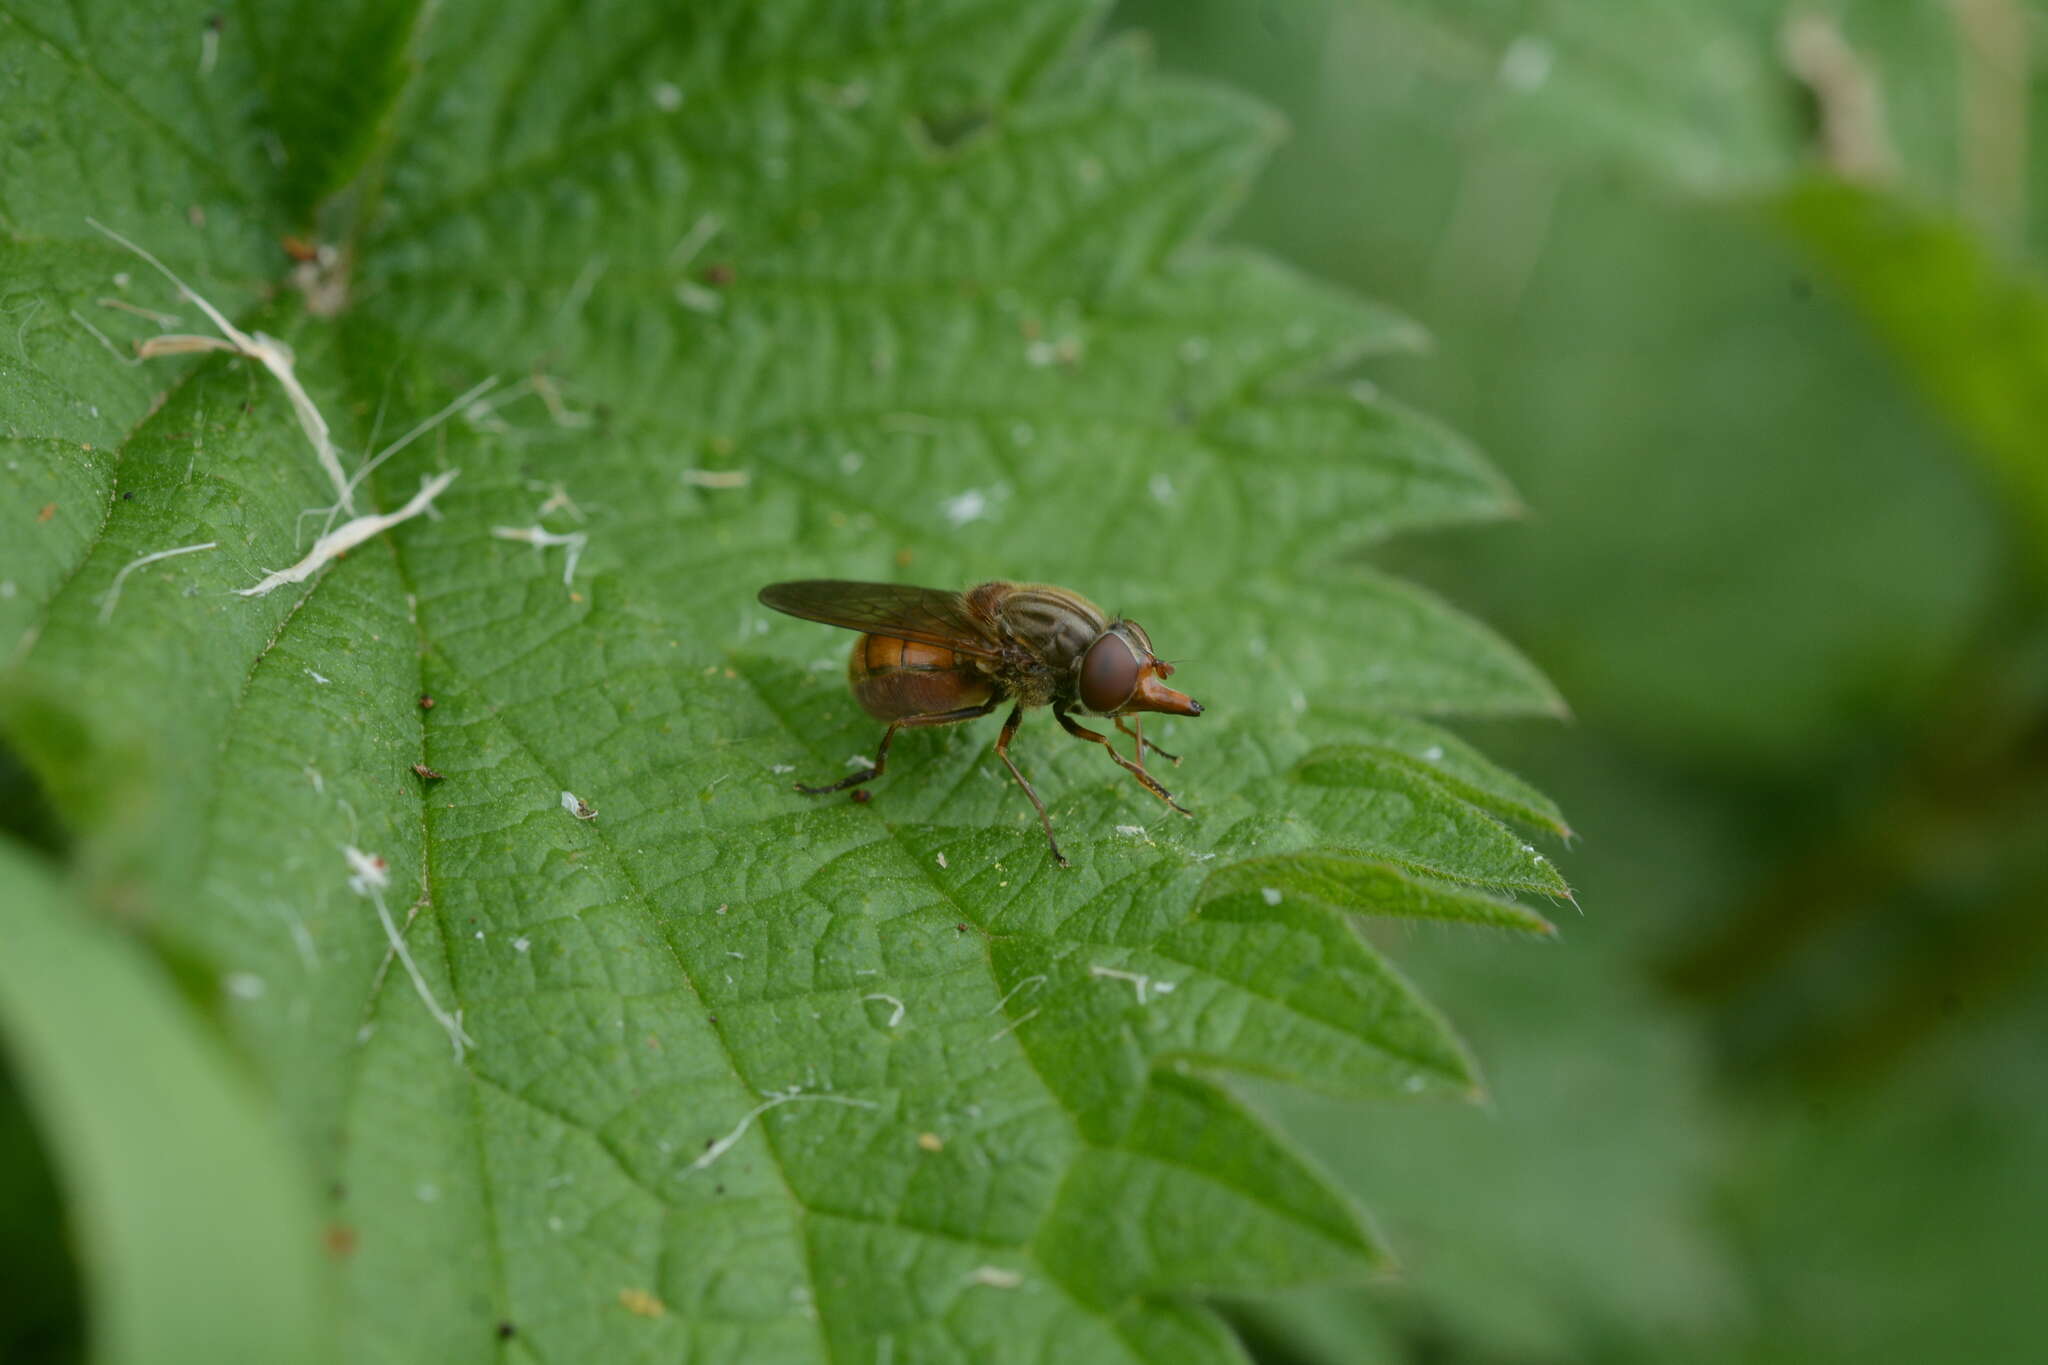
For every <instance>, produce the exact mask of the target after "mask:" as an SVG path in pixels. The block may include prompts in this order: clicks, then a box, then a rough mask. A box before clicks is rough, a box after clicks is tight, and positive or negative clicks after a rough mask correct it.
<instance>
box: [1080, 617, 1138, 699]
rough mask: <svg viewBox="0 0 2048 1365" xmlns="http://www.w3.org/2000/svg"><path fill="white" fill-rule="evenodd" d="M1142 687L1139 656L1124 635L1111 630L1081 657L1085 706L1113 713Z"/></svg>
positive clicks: (1082, 694)
mask: <svg viewBox="0 0 2048 1365" xmlns="http://www.w3.org/2000/svg"><path fill="white" fill-rule="evenodd" d="M1137 690H1138V656H1137V654H1136V653H1135V652H1134V651H1133V650H1132V649H1131V647H1130V645H1129V644H1128V643H1127V642H1126V641H1125V640H1124V637H1123V636H1121V635H1118V634H1117V633H1116V632H1114V631H1111V632H1109V633H1108V634H1106V635H1103V636H1100V637H1099V638H1097V640H1096V641H1095V643H1094V644H1092V645H1090V646H1088V653H1087V654H1086V655H1084V656H1083V657H1082V659H1081V705H1083V706H1085V707H1087V708H1088V709H1089V710H1090V711H1093V712H1095V713H1096V714H1097V715H1104V716H1106V715H1109V714H1111V713H1112V712H1114V711H1116V710H1117V709H1118V708H1119V707H1121V706H1122V705H1123V704H1124V703H1125V702H1127V701H1129V700H1130V699H1131V694H1132V693H1133V692H1136V691H1137Z"/></svg>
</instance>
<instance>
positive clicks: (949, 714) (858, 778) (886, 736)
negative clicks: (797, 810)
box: [796, 698, 1001, 796]
mask: <svg viewBox="0 0 2048 1365" xmlns="http://www.w3.org/2000/svg"><path fill="white" fill-rule="evenodd" d="M1000 700H1001V698H991V699H990V700H988V701H986V702H984V703H983V704H982V705H980V706H963V707H961V708H960V709H959V710H957V711H934V712H932V713H931V714H930V715H928V716H905V717H904V718H903V719H902V720H892V721H890V722H889V728H888V729H886V730H884V731H882V742H881V744H880V745H878V746H877V747H876V749H875V765H874V766H873V767H872V768H867V769H865V770H863V771H861V772H857V773H854V774H852V775H851V776H848V777H842V778H840V779H839V780H838V781H837V782H832V783H827V784H826V785H824V786H822V787H807V786H805V785H804V784H803V783H801V782H799V783H797V784H796V789H797V790H798V791H800V792H802V793H803V794H804V795H805V796H825V795H828V794H829V793H832V792H843V791H845V790H846V789H847V788H848V787H858V786H859V785H860V784H861V783H863V782H871V781H873V780H874V779H875V778H878V777H880V776H881V775H882V769H884V768H886V767H887V766H889V741H890V740H892V739H894V738H896V732H897V731H898V730H913V729H916V728H918V727H919V726H924V725H952V724H955V723H956V722H959V721H963V720H974V719H977V718H978V717H981V716H985V715H987V714H989V712H991V711H993V710H995V709H996V704H997V702H999V701H1000Z"/></svg>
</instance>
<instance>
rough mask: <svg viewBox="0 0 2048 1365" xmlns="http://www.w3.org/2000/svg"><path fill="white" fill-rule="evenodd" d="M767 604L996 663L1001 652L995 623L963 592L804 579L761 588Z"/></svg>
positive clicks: (811, 618)
mask: <svg viewBox="0 0 2048 1365" xmlns="http://www.w3.org/2000/svg"><path fill="white" fill-rule="evenodd" d="M761 603H762V605H763V606H769V607H773V608H775V610H777V611H780V612H786V613H788V614H789V615H791V616H801V617H802V618H803V619H804V620H806V621H823V622H824V623H825V624H826V625H828V626H844V627H845V628H846V629H848V630H858V631H862V632H865V633H867V634H870V635H890V636H894V637H896V638H897V639H899V640H921V641H923V642H924V643H926V644H931V645H940V646H943V647H945V648H947V649H952V650H955V651H957V652H959V653H962V654H972V655H976V656H979V657H981V658H984V659H993V658H995V657H997V655H998V654H999V652H1000V651H999V650H998V649H997V647H996V642H995V635H994V632H993V629H992V627H991V624H990V623H988V622H985V621H983V620H982V619H981V618H980V617H979V616H978V615H977V614H976V613H975V611H974V609H973V608H972V607H970V606H969V605H968V603H967V599H966V598H965V597H963V596H961V595H960V594H959V593H957V592H941V591H940V590H939V589H937V588H913V587H910V586H908V585H907V584H902V583H855V582H850V581H848V580H846V579H843V578H804V579H798V580H797V581H795V582H792V583H770V584H769V585H768V586H767V587H765V588H763V589H761Z"/></svg>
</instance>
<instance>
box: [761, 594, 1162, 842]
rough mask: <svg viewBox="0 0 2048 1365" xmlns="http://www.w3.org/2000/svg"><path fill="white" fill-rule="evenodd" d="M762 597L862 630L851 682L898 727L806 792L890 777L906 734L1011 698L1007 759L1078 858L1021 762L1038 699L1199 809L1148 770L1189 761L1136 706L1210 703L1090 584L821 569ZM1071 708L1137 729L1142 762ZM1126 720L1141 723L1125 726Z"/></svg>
mask: <svg viewBox="0 0 2048 1365" xmlns="http://www.w3.org/2000/svg"><path fill="white" fill-rule="evenodd" d="M761 602H762V604H763V605H765V606H770V607H773V608H775V610H777V611H780V612H787V613H788V614H789V615H791V616H800V617H802V618H804V619H805V620H807V621H823V622H824V623H825V624H827V625H832V626H844V627H845V628H846V629H848V630H857V631H860V632H861V637H860V638H859V639H858V640H856V641H854V643H853V655H852V657H851V658H849V659H848V660H847V664H846V680H847V683H848V684H849V685H850V686H851V687H852V688H853V695H854V699H855V700H856V701H858V702H859V703H860V704H861V707H862V709H864V710H865V711H866V712H867V713H868V714H869V715H871V716H873V717H874V718H875V719H876V720H880V721H887V722H888V725H889V728H888V729H886V730H884V731H883V732H882V742H881V744H880V746H879V747H877V749H876V750H875V761H874V763H873V765H872V766H870V767H868V768H865V769H863V770H862V771H860V772H857V773H854V774H853V775H852V776H850V777H845V778H841V779H840V780H839V781H837V782H833V783H830V784H828V785H825V786H817V787H810V786H805V785H804V784H803V783H801V782H800V783H798V784H797V788H796V789H797V790H798V791H800V792H803V793H804V794H806V795H808V796H822V795H824V794H825V793H827V792H836V791H844V790H846V789H847V788H848V787H857V786H859V785H860V784H861V783H863V782H868V781H871V780H873V779H874V778H877V777H880V776H881V775H882V769H883V767H884V766H885V765H887V763H888V761H889V741H890V740H892V739H894V738H895V737H896V732H897V731H898V730H907V729H911V728H912V727H915V726H925V725H953V724H957V723H958V722H960V721H965V720H975V719H978V718H979V717H982V716H986V715H988V714H989V713H991V712H992V711H994V710H995V709H996V708H997V707H999V706H1001V705H1002V704H1003V703H1004V702H1006V701H1007V702H1013V703H1015V704H1014V705H1013V706H1012V707H1011V709H1010V715H1009V718H1008V719H1007V720H1005V721H1004V722H1003V730H1002V733H1001V734H1000V735H998V736H996V757H997V758H1000V759H1001V760H1003V766H1004V767H1006V768H1008V769H1009V770H1010V776H1012V777H1014V778H1016V779H1017V785H1018V786H1020V787H1022V788H1023V789H1024V794H1025V795H1026V796H1028V797H1030V798H1031V804H1032V805H1033V806H1035V807H1037V808H1038V821H1039V823H1040V824H1041V825H1043V826H1044V827H1045V841H1046V843H1047V844H1049V845H1050V846H1051V847H1052V856H1053V858H1054V860H1055V861H1057V862H1058V863H1059V865H1060V866H1061V867H1065V866H1067V860H1066V858H1065V856H1063V855H1062V854H1061V853H1060V846H1059V841H1058V840H1057V839H1054V838H1053V835H1052V817H1051V816H1049V815H1047V814H1046V813H1045V802H1043V801H1041V800H1039V799H1038V793H1037V791H1035V790H1034V789H1033V788H1032V786H1031V783H1030V782H1029V781H1028V780H1026V778H1025V776H1024V774H1023V773H1021V772H1019V771H1018V770H1017V765H1016V763H1014V762H1012V761H1011V758H1010V737H1011V736H1012V735H1014V734H1016V733H1017V726H1018V723H1019V722H1021V721H1022V720H1023V719H1024V712H1025V711H1026V710H1028V709H1029V708H1031V707H1034V706H1050V707H1052V714H1053V719H1055V720H1057V721H1058V722H1059V723H1060V725H1061V726H1062V727H1063V728H1064V729H1065V730H1066V732H1067V733H1068V734H1070V735H1072V736H1074V737H1075V738H1076V739H1085V740H1088V741H1090V742H1091V743H1095V744H1100V745H1101V746H1102V747H1103V748H1104V749H1105V750H1107V751H1108V753H1109V756H1110V757H1111V758H1113V759H1115V760H1116V761H1117V764H1118V765H1119V766H1120V767H1122V768H1123V769H1124V770H1125V771H1127V772H1129V773H1130V774H1131V775H1132V776H1133V777H1135V778H1137V779H1138V782H1139V783H1140V784H1141V785H1142V786H1143V787H1144V788H1145V790H1146V791H1149V792H1151V793H1152V794H1153V795H1154V796H1156V797H1158V798H1159V799H1160V800H1161V801H1164V802H1165V803H1166V804H1167V805H1169V806H1171V807H1173V808H1174V809H1175V810H1177V811H1179V812H1180V813H1181V814H1182V815H1187V814H1189V812H1188V810H1187V808H1186V807H1184V806H1182V805H1181V804H1180V803H1179V802H1178V801H1175V800H1174V799H1173V794H1172V793H1171V792H1169V791H1167V790H1166V788H1164V787H1162V786H1160V785H1159V782H1158V780H1157V779H1156V778H1154V777H1153V776H1152V774H1151V773H1149V772H1147V771H1145V751H1146V750H1147V749H1150V750H1151V751H1152V752H1153V753H1155V754H1158V755H1159V756H1160V757H1161V758H1164V759H1168V760H1170V761H1171V762H1173V763H1175V764H1178V763H1179V762H1180V758H1179V757H1178V756H1177V755H1174V754H1169V753H1167V752H1166V751H1165V750H1164V749H1162V748H1160V747H1159V746H1158V745H1157V744H1154V743H1152V742H1151V741H1150V740H1148V739H1146V738H1145V736H1144V732H1143V729H1142V724H1141V722H1139V721H1138V719H1137V713H1138V712H1141V711H1164V712H1166V713H1168V714H1169V715H1175V716H1199V715H1201V714H1202V704H1201V703H1200V702H1198V701H1196V700H1194V699H1193V698H1192V697H1188V696H1185V695H1183V694H1182V693H1179V692H1176V691H1174V690H1173V689H1172V688H1170V687H1168V686H1166V685H1165V684H1164V682H1163V681H1162V680H1163V679H1165V678H1166V677H1168V676H1169V675H1171V674H1172V672H1173V665H1172V664H1169V663H1167V662H1165V661H1164V660H1163V659H1161V658H1159V656H1158V655H1156V654H1154V653H1153V652H1152V640H1151V637H1149V636H1148V635H1146V634H1145V629H1144V627H1142V626H1140V625H1139V624H1138V623H1137V622H1136V621H1128V620H1124V619H1122V618H1118V619H1115V620H1112V619H1111V618H1110V617H1109V616H1108V615H1106V614H1105V613H1104V612H1103V610H1102V609H1101V608H1100V607H1098V606H1096V605H1095V604H1094V603H1093V602H1090V601H1089V600H1088V599H1087V598H1085V597H1083V596H1081V595H1080V594H1079V593H1075V592H1069V591H1067V590H1066V589H1065V588H1055V587H1052V586H1050V585H1048V584H1044V583H1002V582H996V583H983V584H982V585H980V586H979V587H976V588H970V589H968V590H967V591H966V592H964V593H957V592H942V591H940V590H938V589H936V588H912V587H906V586H903V585H900V584H895V583H851V582H847V581H844V580H841V579H834V578H813V579H805V580H802V581H800V582H795V583H771V584H769V585H768V586H767V587H765V588H763V589H761ZM1069 712H1079V713H1080V714H1082V715H1086V716H1108V717H1110V718H1111V719H1112V720H1114V721H1115V722H1116V728H1117V729H1118V730H1121V731H1122V732H1123V733H1124V734H1127V735H1129V736H1130V737H1131V740H1132V745H1133V749H1134V751H1135V754H1136V761H1135V762H1133V761H1132V760H1131V759H1128V758H1125V757H1124V756H1123V755H1122V754H1120V753H1118V752H1117V751H1116V748H1115V746H1114V745H1113V744H1111V742H1110V739H1109V736H1107V735H1104V734H1101V733H1099V732H1097V731H1094V730H1090V729H1088V728H1087V727H1086V726H1083V725H1077V724H1076V723H1075V722H1074V718H1073V716H1072V715H1070V714H1068V713H1069ZM1126 716H1130V717H1131V718H1132V723H1131V724H1130V725H1126V724H1124V717H1126Z"/></svg>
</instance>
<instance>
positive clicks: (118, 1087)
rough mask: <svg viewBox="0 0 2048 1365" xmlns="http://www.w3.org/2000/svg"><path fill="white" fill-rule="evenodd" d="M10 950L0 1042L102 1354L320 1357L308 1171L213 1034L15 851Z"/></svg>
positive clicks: (135, 949) (0, 862) (5, 898)
mask: <svg viewBox="0 0 2048 1365" xmlns="http://www.w3.org/2000/svg"><path fill="white" fill-rule="evenodd" d="M0 938H4V940H5V942H6V951H5V952H0V1044H4V1046H5V1048H6V1050H7V1052H8V1056H9V1060H10V1061H11V1062H12V1065H13V1069H14V1071H15V1073H16V1075H17V1076H18V1077H19V1078H20V1084H21V1088H22V1091H23V1093H24V1094H25V1095H26V1097H27V1099H28V1101H29V1103H30V1106H31V1108H32V1110H33V1112H34V1114H35V1116H36V1118H37V1121H38V1125H39V1127H40V1129H41V1132H42V1135H43V1138H44V1142H45V1145H46V1146H47V1148H48V1150H49V1151H50V1152H51V1154H52V1156H53V1158H54V1161H55V1164H56V1166H57V1168H58V1171H59V1174H60V1175H61V1177H62V1180H63V1184H64V1186H65V1189H66V1192H67V1193H68V1195H69V1204H70V1222H71V1228H72V1233H73V1237H74V1239H75V1245H76V1246H77V1248H78V1252H79V1258H80V1261H81V1263H82V1266H83V1269H84V1271H85V1275H86V1278H87V1281H88V1283H87V1286H86V1292H87V1295H88V1297H89V1298H90V1300H91V1302H92V1306H93V1329H92V1339H93V1352H94V1357H93V1358H94V1359H95V1360H100V1361H105V1362H109V1363H110V1365H122V1363H125V1362H137V1363H138V1365H139V1363H140V1362H144V1361H148V1362H162V1365H174V1362H181V1361H192V1362H195V1363H196V1362H209V1361H224V1360H249V1361H257V1360H271V1361H282V1360H293V1361H300V1360H303V1361H317V1360H320V1359H323V1358H325V1356H326V1350H325V1342H326V1340H327V1338H328V1327H327V1319H326V1314H325V1312H324V1305H323V1303H322V1298H321V1292H320V1252H319V1248H320V1231H319V1225H318V1223H317V1222H316V1220H315V1217H314V1211H313V1204H312V1201H311V1200H310V1199H309V1198H308V1197H307V1194H306V1187H305V1178H304V1172H303V1169H302V1168H301V1167H300V1165H299V1164H298V1161H297V1160H296V1158H295V1157H294V1156H293V1155H292V1153H291V1152H290V1151H289V1149H288V1147H287V1144H286V1143H285V1141H284V1139H283V1135H282V1134H281V1133H280V1132H279V1131H278V1129H277V1126H276V1124H275V1122H274V1121H273V1119H272V1118H271V1116H270V1114H269V1112H268V1111H267V1109H266V1108H265V1106H264V1105H263V1104H262V1103H261V1101H260V1100H259V1098H258V1097H257V1095H255V1094H254V1093H253V1092H252V1090H251V1089H250V1087H249V1085H248V1081H247V1078H246V1077H245V1076H243V1075H241V1074H240V1073H239V1072H238V1071H237V1070H236V1068H235V1067H234V1066H233V1064H232V1063H231V1061H230V1060H229V1058H228V1057H227V1056H226V1055H225V1054H224V1052H223V1050H222V1048H221V1046H220V1044H219V1041H218V1040H217V1039H216V1038H214V1037H212V1036H211V1030H210V1029H209V1027H208V1026H207V1025H206V1024H205V1023H204V1022H203V1021H201V1020H199V1019H197V1018H195V1017H194V1015H193V1013H192V1010H191V1008H190V1006H189V1005H188V1004H187V1003H186V1002H185V1001H184V1000H183V999H181V998H180V997H179V996H178V994H177V992H176V990H175V989H174V988H173V986H172V984H171V982H170V980H169V979H168V978H167V977H166V975H165V973H164V972H163V970H162V968H161V967H159V966H158V965H157V964H156V963H155V962H153V961H151V960H150V959H149V957H148V956H147V955H146V954H145V953H144V952H142V951H141V950H140V948H139V946H138V945H137V944H135V943H133V942H131V941H128V940H127V939H126V938H125V937H124V936H123V935H122V934H120V933H119V932H118V931H116V930H114V929H112V928H110V927H109V926H107V925H105V924H102V923H100V922H98V921H97V920H96V919H95V918H94V917H93V916H92V914H91V912H89V911H87V910H86V909H84V908H83V907H82V906H81V905H80V904H79V903H78V902H77V900H76V899H75V898H73V897H72V896H70V895H68V894H67V893H66V892H65V890H64V888H63V887H62V886H61V884H60V883H59V882H58V881H57V880H56V879H55V878H54V877H53V876H52V875H51V874H50V873H49V872H48V871H47V870H46V869H44V868H42V867H41V866H39V865H37V863H36V862H35V861H34V859H33V858H32V857H31V856H30V855H28V854H27V853H25V852H23V851H21V850H20V849H18V848H17V847H15V846H13V845H12V844H11V843H9V844H0Z"/></svg>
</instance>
